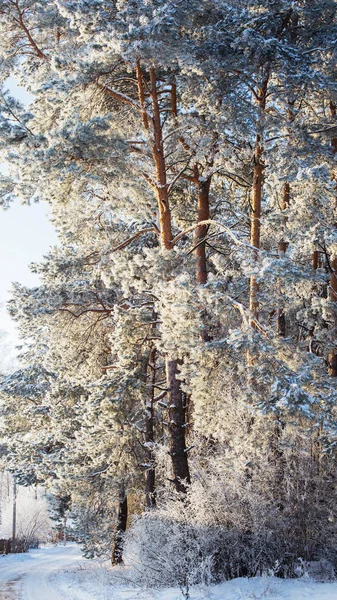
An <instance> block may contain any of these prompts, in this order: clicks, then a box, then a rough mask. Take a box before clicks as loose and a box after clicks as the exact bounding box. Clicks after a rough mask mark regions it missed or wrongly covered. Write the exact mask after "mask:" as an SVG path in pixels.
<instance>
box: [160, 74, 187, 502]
mask: <svg viewBox="0 0 337 600" xmlns="http://www.w3.org/2000/svg"><path fill="white" fill-rule="evenodd" d="M150 85H151V104H152V113H153V119H152V123H153V144H152V155H153V160H154V164H155V169H156V182H155V186H154V187H155V191H156V196H157V201H158V210H159V222H160V240H161V245H162V247H163V248H166V249H167V250H172V248H173V245H172V219H171V212H170V206H169V195H168V184H167V176H166V163H165V152H164V142H163V132H162V123H161V117H160V106H159V99H158V92H157V79H156V72H155V69H154V68H153V67H151V68H150ZM175 93H176V92H175ZM174 106H175V105H174ZM174 110H175V113H176V106H175V109H174ZM177 372H178V361H177V360H174V359H172V358H170V357H168V356H167V357H166V378H167V388H168V396H169V407H170V408H169V419H170V423H169V435H170V454H171V460H172V470H173V481H174V485H175V488H176V490H177V491H178V492H183V493H185V492H186V483H190V474H189V467H188V459H187V452H186V443H185V438H186V428H185V405H184V395H183V393H182V390H181V382H180V380H179V379H177V377H176V375H177Z"/></svg>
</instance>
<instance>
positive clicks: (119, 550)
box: [111, 486, 128, 565]
mask: <svg viewBox="0 0 337 600" xmlns="http://www.w3.org/2000/svg"><path fill="white" fill-rule="evenodd" d="M127 520H128V499H127V495H126V493H125V489H124V486H122V487H121V491H120V495H119V503H118V515H117V525H116V531H115V540H114V546H113V550H112V556H111V562H112V564H113V565H119V564H121V563H122V562H123V546H124V534H125V532H126V524H127Z"/></svg>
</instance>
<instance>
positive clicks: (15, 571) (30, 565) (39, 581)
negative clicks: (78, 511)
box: [0, 544, 85, 600]
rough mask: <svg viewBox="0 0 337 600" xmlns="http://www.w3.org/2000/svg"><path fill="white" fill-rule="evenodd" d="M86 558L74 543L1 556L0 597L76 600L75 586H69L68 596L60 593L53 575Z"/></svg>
mask: <svg viewBox="0 0 337 600" xmlns="http://www.w3.org/2000/svg"><path fill="white" fill-rule="evenodd" d="M84 562H85V560H84V559H83V558H82V556H81V552H80V549H79V548H78V546H76V545H75V544H70V545H69V546H66V547H64V546H63V547H61V546H59V547H56V548H55V547H53V548H42V549H40V550H32V551H31V552H30V553H29V554H23V555H9V556H3V557H1V556H0V600H77V597H78V596H77V594H76V590H74V589H72V590H69V595H68V597H66V596H65V595H64V593H63V594H62V596H61V595H60V593H59V592H58V590H57V589H56V588H55V587H54V585H53V575H55V574H56V573H59V572H60V571H61V572H62V571H66V570H68V569H71V568H75V567H76V566H78V565H79V564H81V563H84ZM81 598H83V595H82V596H81Z"/></svg>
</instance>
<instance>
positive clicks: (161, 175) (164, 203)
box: [150, 67, 172, 250]
mask: <svg viewBox="0 0 337 600" xmlns="http://www.w3.org/2000/svg"><path fill="white" fill-rule="evenodd" d="M150 82H151V102H152V111H153V144H152V155H153V160H154V164H155V169H156V182H155V190H156V196H157V201H158V209H159V221H160V235H161V243H162V245H163V247H164V248H166V249H167V250H171V249H172V223H171V212H170V206H169V199H168V185H167V176H166V164H165V155H164V143H163V132H162V124H161V119H160V107H159V100H158V92H157V79H156V73H155V70H154V68H153V67H151V69H150Z"/></svg>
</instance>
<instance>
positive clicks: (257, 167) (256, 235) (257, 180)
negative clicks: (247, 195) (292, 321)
mask: <svg viewBox="0 0 337 600" xmlns="http://www.w3.org/2000/svg"><path fill="white" fill-rule="evenodd" d="M261 161H262V147H261V138H260V135H257V136H256V146H255V152H254V172H253V188H252V213H251V235H250V243H251V245H252V246H254V251H253V252H254V260H255V261H257V259H258V249H259V248H260V236H261V200H262V180H263V165H262V162H261ZM257 294H258V283H257V278H256V276H255V275H251V277H250V295H249V309H250V315H251V326H252V327H253V328H256V321H257V319H258V312H259V301H258V297H257Z"/></svg>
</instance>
